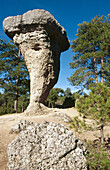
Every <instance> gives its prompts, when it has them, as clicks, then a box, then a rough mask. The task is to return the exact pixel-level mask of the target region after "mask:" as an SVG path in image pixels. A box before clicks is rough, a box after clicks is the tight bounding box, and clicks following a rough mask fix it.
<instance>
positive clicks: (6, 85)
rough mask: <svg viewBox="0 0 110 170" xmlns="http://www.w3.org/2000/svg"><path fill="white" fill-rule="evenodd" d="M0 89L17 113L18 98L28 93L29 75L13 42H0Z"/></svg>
mask: <svg viewBox="0 0 110 170" xmlns="http://www.w3.org/2000/svg"><path fill="white" fill-rule="evenodd" d="M0 88H1V89H3V91H4V94H5V95H8V98H9V97H11V98H13V100H14V112H16V113H17V109H18V97H19V96H24V98H25V97H26V95H27V93H29V74H28V71H27V68H26V65H25V62H24V60H23V57H22V56H21V55H20V52H19V50H18V48H17V47H16V45H14V44H13V42H12V41H11V42H6V41H5V40H0Z"/></svg>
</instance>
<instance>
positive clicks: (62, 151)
mask: <svg viewBox="0 0 110 170" xmlns="http://www.w3.org/2000/svg"><path fill="white" fill-rule="evenodd" d="M19 127H21V129H22V131H21V132H20V134H19V135H18V137H17V138H16V139H15V140H14V141H12V142H11V143H10V144H9V146H8V159H9V162H8V167H9V169H10V170H18V169H25V170H28V169H31V170H37V169H42V170H44V169H46V170H47V169H48V170H79V169H80V170H81V169H83V170H86V169H87V167H86V159H85V156H84V154H85V153H86V149H85V147H84V146H83V144H82V143H81V141H79V140H78V139H76V137H75V136H74V135H73V133H72V131H69V130H68V129H67V128H66V127H65V126H64V125H62V124H58V123H53V122H51V123H48V122H46V123H42V124H33V123H32V122H31V123H29V122H26V121H21V123H20V124H19Z"/></svg>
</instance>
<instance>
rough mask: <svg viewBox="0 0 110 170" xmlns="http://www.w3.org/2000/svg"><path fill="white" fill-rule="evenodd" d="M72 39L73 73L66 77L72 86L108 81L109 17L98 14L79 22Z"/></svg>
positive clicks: (84, 85)
mask: <svg viewBox="0 0 110 170" xmlns="http://www.w3.org/2000/svg"><path fill="white" fill-rule="evenodd" d="M78 26H79V29H78V30H77V32H78V33H77V35H76V36H77V38H76V39H75V40H74V41H72V45H71V48H72V51H74V53H75V55H74V56H73V62H71V63H70V68H72V69H74V73H73V74H72V75H71V76H70V78H68V80H69V81H70V82H71V84H72V85H73V86H77V87H78V86H80V87H83V88H85V87H86V88H87V87H88V85H89V84H90V83H98V82H102V83H103V82H106V81H109V75H110V72H109V70H108V68H109V67H110V52H109V51H110V17H109V15H108V17H104V16H101V17H100V16H99V17H97V16H96V17H95V18H94V19H92V21H89V22H83V23H82V24H79V25H78Z"/></svg>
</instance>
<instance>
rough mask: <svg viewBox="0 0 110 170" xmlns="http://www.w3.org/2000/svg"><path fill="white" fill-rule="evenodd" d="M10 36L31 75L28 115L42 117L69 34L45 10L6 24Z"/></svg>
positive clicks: (30, 12)
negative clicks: (44, 104)
mask: <svg viewBox="0 0 110 170" xmlns="http://www.w3.org/2000/svg"><path fill="white" fill-rule="evenodd" d="M3 27H4V30H5V32H6V34H7V35H8V36H9V37H10V38H11V39H13V41H14V43H15V44H17V45H18V47H19V49H20V51H21V53H22V55H23V57H24V59H25V62H26V65H27V68H28V71H29V74H30V104H29V106H28V108H27V109H26V111H25V113H26V114H28V115H32V114H42V113H43V111H44V106H43V103H44V101H45V100H46V98H47V96H48V94H49V91H50V90H51V88H52V87H53V86H54V85H55V84H56V82H57V80H58V75H59V70H60V54H61V52H62V51H65V50H67V49H68V48H69V42H68V39H67V36H66V31H65V30H64V28H63V27H61V26H60V25H59V23H58V22H57V21H56V20H55V19H54V17H53V16H52V15H51V14H50V13H49V12H47V11H44V10H37V9H36V10H33V11H28V12H27V13H25V14H23V15H21V16H15V17H8V18H6V19H5V20H4V22H3Z"/></svg>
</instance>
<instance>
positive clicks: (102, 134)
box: [100, 123, 104, 144]
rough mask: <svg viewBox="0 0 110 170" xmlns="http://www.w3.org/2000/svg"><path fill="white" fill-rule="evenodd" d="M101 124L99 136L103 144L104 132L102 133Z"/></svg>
mask: <svg viewBox="0 0 110 170" xmlns="http://www.w3.org/2000/svg"><path fill="white" fill-rule="evenodd" d="M103 128H104V126H103V123H102V124H101V126H100V135H101V143H102V144H103V143H104V132H103Z"/></svg>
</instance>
